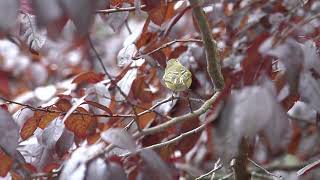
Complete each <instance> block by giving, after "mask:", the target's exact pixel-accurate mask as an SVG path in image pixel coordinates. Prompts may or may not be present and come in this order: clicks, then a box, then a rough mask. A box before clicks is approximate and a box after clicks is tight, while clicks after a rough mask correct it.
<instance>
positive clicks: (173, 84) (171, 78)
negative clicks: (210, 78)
mask: <svg viewBox="0 0 320 180" xmlns="http://www.w3.org/2000/svg"><path fill="white" fill-rule="evenodd" d="M162 79H163V81H164V84H165V85H166V87H167V88H169V89H171V90H173V91H174V92H177V91H185V90H187V89H189V87H190V86H191V83H192V74H191V72H190V71H189V70H188V69H187V68H186V67H184V66H183V65H182V64H181V63H180V62H179V60H178V59H170V60H169V61H168V62H167V66H166V68H165V70H164V75H163V77H162Z"/></svg>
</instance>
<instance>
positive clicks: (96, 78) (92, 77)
mask: <svg viewBox="0 0 320 180" xmlns="http://www.w3.org/2000/svg"><path fill="white" fill-rule="evenodd" d="M103 78H104V75H103V74H101V73H95V72H92V71H89V72H84V73H81V74H79V75H77V76H76V77H75V78H74V79H73V81H72V83H76V84H81V83H92V84H94V83H97V82H100V81H102V80H103Z"/></svg>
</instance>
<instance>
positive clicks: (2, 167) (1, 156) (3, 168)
mask: <svg viewBox="0 0 320 180" xmlns="http://www.w3.org/2000/svg"><path fill="white" fill-rule="evenodd" d="M0 162H1V163H0V177H4V176H6V175H7V174H8V172H9V171H10V169H11V166H12V164H13V160H12V159H11V157H10V156H8V155H6V154H5V153H4V152H2V151H1V150H0Z"/></svg>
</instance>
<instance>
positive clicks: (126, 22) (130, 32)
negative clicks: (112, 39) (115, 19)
mask: <svg viewBox="0 0 320 180" xmlns="http://www.w3.org/2000/svg"><path fill="white" fill-rule="evenodd" d="M124 24H125V25H126V28H127V30H128V32H129V34H132V31H131V28H130V26H129V23H128V20H125V21H124Z"/></svg>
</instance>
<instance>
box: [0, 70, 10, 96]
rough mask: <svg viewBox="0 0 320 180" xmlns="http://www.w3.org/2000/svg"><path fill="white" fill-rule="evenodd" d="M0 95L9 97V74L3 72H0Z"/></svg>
mask: <svg viewBox="0 0 320 180" xmlns="http://www.w3.org/2000/svg"><path fill="white" fill-rule="evenodd" d="M0 84H1V86H0V94H3V95H5V96H8V95H10V88H9V73H6V72H4V71H0Z"/></svg>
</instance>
